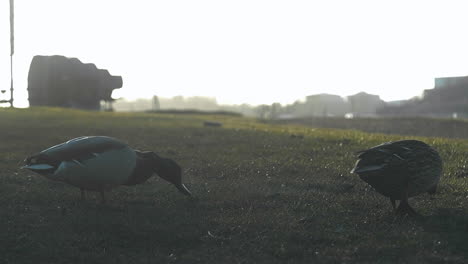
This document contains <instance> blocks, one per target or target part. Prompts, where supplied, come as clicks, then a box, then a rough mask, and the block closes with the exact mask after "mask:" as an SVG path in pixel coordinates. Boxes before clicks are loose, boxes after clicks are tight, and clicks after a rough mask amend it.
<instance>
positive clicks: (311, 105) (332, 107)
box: [304, 94, 349, 116]
mask: <svg viewBox="0 0 468 264" xmlns="http://www.w3.org/2000/svg"><path fill="white" fill-rule="evenodd" d="M304 107H305V109H306V111H307V113H308V115H310V116H344V115H345V114H346V113H347V112H348V109H349V107H348V104H347V103H346V102H345V100H344V99H343V98H342V97H341V96H339V95H334V94H315V95H309V96H307V97H306V102H305V106H304Z"/></svg>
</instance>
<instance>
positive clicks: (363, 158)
mask: <svg viewBox="0 0 468 264" xmlns="http://www.w3.org/2000/svg"><path fill="white" fill-rule="evenodd" d="M358 153H359V156H358V161H357V162H356V165H355V166H354V168H353V170H352V171H351V173H356V174H358V175H359V177H360V178H361V179H362V180H363V181H365V182H367V183H368V184H369V185H371V186H372V187H373V188H374V189H375V190H376V191H377V192H379V193H381V194H382V195H384V196H386V197H389V198H390V201H391V203H392V206H393V208H394V209H396V212H397V213H398V214H408V215H412V216H415V215H417V213H416V212H415V211H414V210H413V208H411V206H410V205H409V204H408V198H409V197H413V196H416V195H419V194H422V193H425V192H428V193H430V194H434V193H435V191H436V188H437V184H438V183H439V179H440V175H441V173H442V160H441V158H440V156H439V154H438V153H437V151H436V150H435V149H433V148H432V147H430V146H429V145H427V144H426V143H424V142H422V141H418V140H400V141H394V142H387V143H384V144H381V145H378V146H375V147H372V148H370V149H367V150H364V151H360V152H358ZM396 200H399V201H400V204H399V206H398V208H396V204H395V201H396Z"/></svg>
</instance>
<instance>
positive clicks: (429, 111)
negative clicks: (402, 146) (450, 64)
mask: <svg viewBox="0 0 468 264" xmlns="http://www.w3.org/2000/svg"><path fill="white" fill-rule="evenodd" d="M379 113H380V114H382V115H392V116H431V117H447V118H448V117H464V118H467V117H468V76H460V77H443V78H435V79H434V89H428V90H424V93H423V96H422V98H415V99H411V100H408V101H406V102H405V103H404V104H401V105H399V106H387V107H385V108H384V109H382V110H381V111H379Z"/></svg>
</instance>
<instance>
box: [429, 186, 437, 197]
mask: <svg viewBox="0 0 468 264" xmlns="http://www.w3.org/2000/svg"><path fill="white" fill-rule="evenodd" d="M436 192H437V185H434V187H432V188H431V189H429V190H428V191H427V193H428V194H429V197H430V199H431V200H433V199H435V194H436Z"/></svg>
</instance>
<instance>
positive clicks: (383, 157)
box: [351, 142, 410, 174]
mask: <svg viewBox="0 0 468 264" xmlns="http://www.w3.org/2000/svg"><path fill="white" fill-rule="evenodd" d="M391 143H392V142H389V143H384V144H382V145H378V146H375V147H373V148H370V149H367V150H364V151H360V152H358V154H359V156H358V161H357V162H356V164H355V166H354V168H353V170H352V171H351V172H352V173H358V174H359V173H366V172H377V171H379V170H382V169H388V168H389V167H390V168H393V169H397V167H400V166H403V165H404V163H405V159H406V157H407V153H408V151H410V149H408V148H405V147H401V146H398V145H394V144H391Z"/></svg>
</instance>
